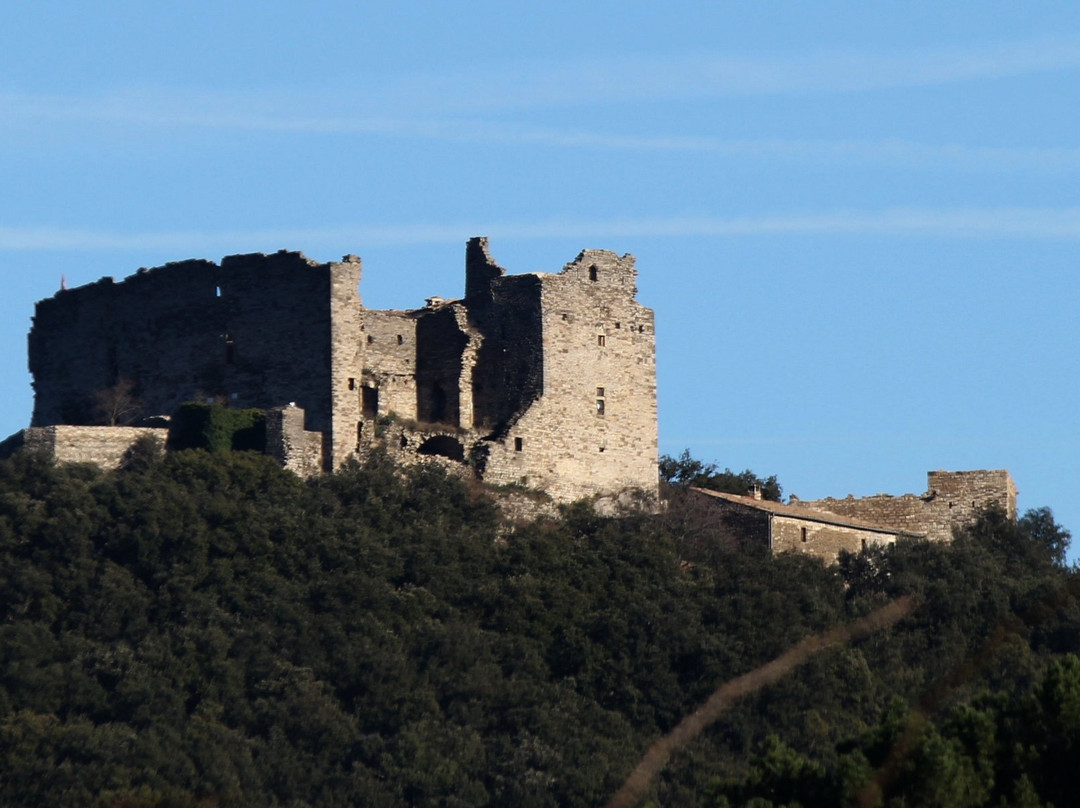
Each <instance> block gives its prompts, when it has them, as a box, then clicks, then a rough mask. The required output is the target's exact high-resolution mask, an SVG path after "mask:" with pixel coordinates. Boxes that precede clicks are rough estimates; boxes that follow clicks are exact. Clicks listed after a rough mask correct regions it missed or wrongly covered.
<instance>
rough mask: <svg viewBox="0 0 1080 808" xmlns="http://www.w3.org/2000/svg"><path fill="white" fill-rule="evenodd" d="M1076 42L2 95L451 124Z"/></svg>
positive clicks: (1059, 59) (953, 68) (111, 105)
mask: <svg viewBox="0 0 1080 808" xmlns="http://www.w3.org/2000/svg"><path fill="white" fill-rule="evenodd" d="M1077 68H1080V41H1078V40H1074V39H1032V40H1024V41H1019V42H1011V43H998V44H986V45H976V46H956V47H940V48H936V49H928V48H927V49H913V50H907V51H897V52H892V53H882V52H879V51H868V50H851V49H849V50H821V51H810V52H804V53H801V54H775V55H771V56H747V55H739V54H709V53H699V54H691V55H686V54H670V55H663V54H662V55H655V56H640V55H638V56H635V55H619V56H607V57H602V58H584V59H581V60H579V61H576V62H566V61H559V62H553V61H552V62H519V63H506V62H500V63H498V64H489V65H488V66H486V67H485V68H472V69H468V70H457V71H455V70H447V71H444V72H441V73H418V74H414V75H411V76H404V77H402V76H398V75H394V76H378V75H365V76H363V77H355V79H354V80H349V79H348V78H347V77H346V78H343V79H342V82H341V84H340V85H339V86H338V87H337V88H332V89H330V90H327V89H326V88H324V87H319V88H300V89H299V90H294V91H290V92H285V91H274V90H273V89H272V88H263V90H262V91H261V92H252V91H250V90H245V92H243V93H240V92H233V93H231V92H229V91H228V89H227V88H212V89H211V88H203V89H196V90H193V91H192V90H188V91H181V90H176V89H171V90H170V89H165V88H136V89H130V88H129V89H123V90H121V89H116V90H112V91H103V92H100V93H99V94H97V95H81V96H77V97H71V96H62V95H54V96H49V95H32V94H20V93H18V92H8V93H5V94H0V111H2V112H3V118H4V119H5V123H7V124H8V125H10V123H11V122H12V121H13V120H16V119H20V118H47V119H53V120H55V119H65V120H88V121H98V122H106V123H110V122H111V123H118V124H141V125H152V126H176V125H182V126H193V127H212V128H226V129H236V128H243V129H260V130H275V131H308V132H395V131H400V130H406V131H408V132H410V133H412V134H422V133H423V132H424V131H425V129H427V130H428V131H429V133H435V132H437V133H439V134H445V133H446V132H447V131H448V130H449V132H450V134H453V129H454V127H455V126H464V127H469V126H472V127H474V128H475V126H476V124H455V123H446V122H436V123H431V122H425V120H424V119H425V118H427V119H430V118H434V119H441V118H446V117H450V118H453V117H455V116H462V115H466V116H467V115H478V114H479V115H483V114H485V113H489V112H493V111H496V110H513V109H526V108H542V107H577V106H583V105H590V106H594V105H608V104H621V103H628V102H632V103H648V102H663V101H673V100H674V101H679V100H695V99H708V98H712V99H720V98H740V97H751V96H772V95H817V94H828V93H850V92H867V91H875V90H884V89H890V88H902V87H926V86H934V85H945V84H955V83H958V82H968V81H979V80H995V79H1000V78H1004V77H1012V76H1023V75H1032V74H1041V73H1049V72H1062V71H1072V70H1075V69H1077Z"/></svg>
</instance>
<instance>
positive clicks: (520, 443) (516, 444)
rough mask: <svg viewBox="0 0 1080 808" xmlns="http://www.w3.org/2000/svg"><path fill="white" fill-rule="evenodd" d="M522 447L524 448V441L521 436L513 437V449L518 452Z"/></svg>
mask: <svg viewBox="0 0 1080 808" xmlns="http://www.w3.org/2000/svg"><path fill="white" fill-rule="evenodd" d="M523 448H525V441H524V440H523V439H521V438H514V451H515V452H520V451H521V450H522V449H523Z"/></svg>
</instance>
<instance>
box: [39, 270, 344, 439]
mask: <svg viewBox="0 0 1080 808" xmlns="http://www.w3.org/2000/svg"><path fill="white" fill-rule="evenodd" d="M333 276H341V280H340V282H339V283H338V285H339V286H341V287H343V288H346V289H348V288H350V287H351V289H352V293H353V295H355V294H356V284H357V283H358V282H359V263H355V264H353V263H349V262H345V263H343V264H335V265H330V264H316V263H314V262H311V261H309V260H308V259H306V258H304V257H303V256H302V255H301V254H299V253H289V252H284V251H282V252H279V253H275V254H274V255H269V256H267V255H261V254H255V255H234V256H229V257H227V258H225V259H223V261H222V263H221V266H220V267H218V266H216V265H214V264H212V263H210V262H208V261H187V262H182V263H175V264H167V265H165V266H164V267H159V268H157V269H151V270H140V271H139V272H138V273H136V274H135V275H133V276H131V277H129V278H127V279H125V280H124V281H122V282H120V283H115V282H113V281H112V279H108V278H106V279H104V280H102V281H98V282H97V283H94V284H90V285H88V286H83V287H80V288H77V289H71V290H66V291H61V292H59V293H57V294H56V295H55V296H53V297H52V298H49V299H47V300H43V301H40V302H39V303H38V304H37V309H36V312H35V316H34V323H33V328H32V329H31V332H30V337H29V348H30V370H31V372H32V373H33V375H34V390H35V407H34V417H33V421H32V423H33V424H34V425H48V424H56V423H69V424H88V423H93V422H95V421H96V420H98V419H97V415H96V413H95V412H94V408H93V399H94V397H95V395H96V394H97V393H99V392H100V391H102V390H104V389H106V388H108V387H110V386H111V385H113V384H115V383H116V382H117V380H119V379H130V380H131V381H132V382H134V383H135V390H134V393H135V395H136V396H137V398H138V399H139V400H140V402H141V403H142V405H143V413H144V414H168V413H171V412H173V411H174V410H175V409H176V407H177V406H178V405H179V404H181V403H183V402H184V401H190V400H196V399H205V398H218V399H224V400H226V401H228V402H230V403H231V404H232V405H234V406H238V407H262V408H266V407H271V406H276V405H281V404H284V403H288V402H290V401H295V402H297V403H298V404H300V405H301V406H302V407H304V408H305V409H306V410H307V417H308V428H309V429H314V430H329V429H330V426H331V413H332V409H333V402H332V400H331V389H332V387H331V378H332V375H333V374H332V371H333V366H332V363H331V305H330V301H331V280H332V277H333ZM355 309H356V312H357V313H358V312H359V300H356V301H355ZM357 327H358V323H357ZM352 339H353V340H354V342H355V341H356V340H357V337H356V336H355V335H354V336H353V337H352ZM355 353H356V349H355V348H353V358H351V359H350V360H349V363H350V364H355V362H356V361H357V360H356V359H355Z"/></svg>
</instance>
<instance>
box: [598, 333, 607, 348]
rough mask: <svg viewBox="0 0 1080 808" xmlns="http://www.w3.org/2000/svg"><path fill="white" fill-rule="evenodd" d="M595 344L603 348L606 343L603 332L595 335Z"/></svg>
mask: <svg viewBox="0 0 1080 808" xmlns="http://www.w3.org/2000/svg"><path fill="white" fill-rule="evenodd" d="M596 344H597V345H599V346H600V347H601V348H603V347H604V346H605V345H606V344H607V339H606V338H605V337H604V335H603V334H597V335H596Z"/></svg>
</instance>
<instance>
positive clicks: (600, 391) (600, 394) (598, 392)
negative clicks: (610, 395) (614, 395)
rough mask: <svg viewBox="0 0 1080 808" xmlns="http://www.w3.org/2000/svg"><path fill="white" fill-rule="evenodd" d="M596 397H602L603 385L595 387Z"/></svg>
mask: <svg viewBox="0 0 1080 808" xmlns="http://www.w3.org/2000/svg"><path fill="white" fill-rule="evenodd" d="M596 397H597V398H603V397H604V388H603V387H597V388H596Z"/></svg>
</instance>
